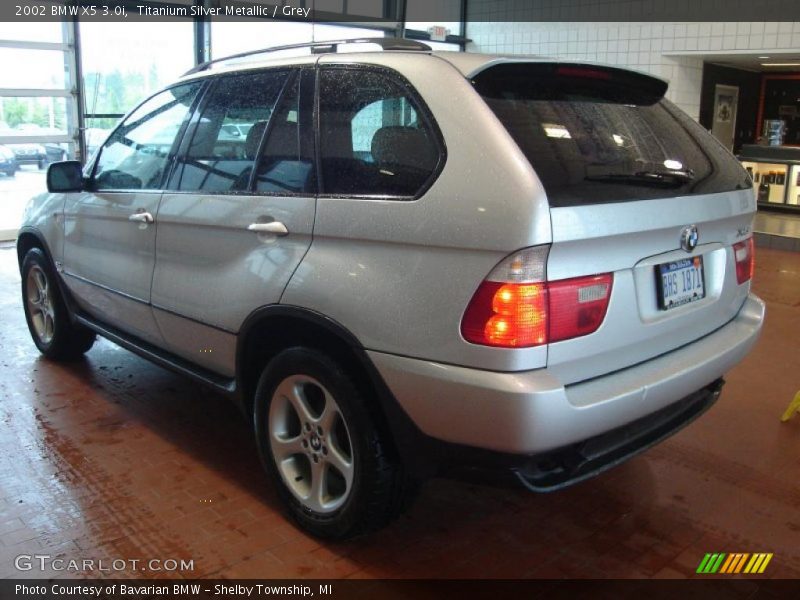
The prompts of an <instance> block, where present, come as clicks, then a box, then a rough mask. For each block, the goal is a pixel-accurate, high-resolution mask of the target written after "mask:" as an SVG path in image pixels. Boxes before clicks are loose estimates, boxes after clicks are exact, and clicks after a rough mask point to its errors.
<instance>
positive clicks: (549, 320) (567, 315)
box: [461, 246, 613, 348]
mask: <svg viewBox="0 0 800 600" xmlns="http://www.w3.org/2000/svg"><path fill="white" fill-rule="evenodd" d="M547 252H548V248H547V247H546V246H538V247H536V248H528V249H526V250H522V251H521V252H518V253H516V254H514V255H512V256H510V257H509V258H507V259H505V260H504V261H503V262H501V263H500V264H499V265H498V266H497V267H495V269H494V270H493V271H492V272H491V273H490V274H489V276H488V277H487V278H486V279H485V280H484V281H483V282H482V283H481V285H480V286H479V287H478V290H477V291H476V292H475V294H474V295H473V297H472V300H471V301H470V303H469V305H468V306H467V310H466V311H465V313H464V317H463V318H462V320H461V334H462V335H463V336H464V339H466V340H467V341H469V342H472V343H473V344H482V345H486V346H500V347H504V348H524V347H530V346H540V345H542V344H547V343H551V342H558V341H561V340H567V339H570V338H575V337H579V336H583V335H587V334H589V333H593V332H594V331H597V329H598V328H599V327H600V325H601V324H602V322H603V319H605V315H606V311H607V309H608V301H609V298H610V297H611V285H612V281H613V276H612V275H611V274H610V273H606V274H603V275H591V276H588V277H576V278H573V279H563V280H559V281H544V279H545V278H544V265H545V263H546V261H547Z"/></svg>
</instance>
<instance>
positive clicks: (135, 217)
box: [128, 212, 155, 223]
mask: <svg viewBox="0 0 800 600" xmlns="http://www.w3.org/2000/svg"><path fill="white" fill-rule="evenodd" d="M154 220H155V219H153V215H151V214H150V213H149V212H137V213H133V214H132V215H131V216H130V217H128V221H133V222H134V223H152V222H153V221H154Z"/></svg>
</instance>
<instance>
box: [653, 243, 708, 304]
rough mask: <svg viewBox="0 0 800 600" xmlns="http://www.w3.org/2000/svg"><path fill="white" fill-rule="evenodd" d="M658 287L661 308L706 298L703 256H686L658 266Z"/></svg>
mask: <svg viewBox="0 0 800 600" xmlns="http://www.w3.org/2000/svg"><path fill="white" fill-rule="evenodd" d="M656 289H657V290H658V305H659V308H661V310H670V309H672V308H677V307H679V306H683V305H685V304H689V303H691V302H697V301H698V300H702V299H703V298H705V295H706V288H705V283H704V280H703V257H702V256H695V257H694V258H684V259H682V260H676V261H674V262H668V263H664V264H661V265H658V266H656Z"/></svg>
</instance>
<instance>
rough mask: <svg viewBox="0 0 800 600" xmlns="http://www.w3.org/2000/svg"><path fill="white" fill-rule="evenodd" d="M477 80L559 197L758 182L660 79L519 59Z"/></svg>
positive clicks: (688, 191) (597, 197)
mask: <svg viewBox="0 0 800 600" xmlns="http://www.w3.org/2000/svg"><path fill="white" fill-rule="evenodd" d="M654 82H655V83H654ZM473 84H474V85H475V88H476V89H477V91H478V92H479V93H480V94H481V96H483V98H484V100H485V101H486V103H487V104H488V105H489V106H490V107H491V109H492V110H493V111H494V113H495V114H496V115H497V117H498V118H499V119H500V121H501V122H502V123H503V125H505V127H506V128H507V129H508V131H509V133H510V134H511V136H512V137H513V138H514V140H515V141H516V142H517V144H518V145H519V147H520V149H521V150H522V151H523V153H524V154H525V156H526V157H527V158H528V160H529V161H530V163H531V165H532V166H533V168H534V170H535V171H536V174H537V175H538V176H539V178H540V179H541V181H542V183H543V184H544V187H545V190H546V191H547V196H548V200H549V201H550V204H551V205H552V206H566V205H577V204H594V203H600V202H620V201H625V200H646V199H653V198H664V197H671V196H685V195H692V194H710V193H714V192H723V191H730V190H734V189H743V188H745V187H749V184H748V180H747V174H746V172H745V171H744V170H743V169H742V167H741V165H740V164H739V162H738V161H737V160H736V159H735V158H734V157H733V156H732V155H731V154H730V153H729V152H728V151H727V150H726V149H725V148H724V147H723V146H722V145H721V144H719V143H718V142H717V141H716V140H715V139H714V138H713V137H712V136H711V135H710V134H708V133H707V132H706V131H705V130H704V129H703V128H702V127H700V125H698V124H697V123H695V122H694V121H692V120H691V119H690V118H689V117H688V116H686V115H685V114H684V113H683V112H681V111H680V110H679V109H677V108H676V107H675V106H674V105H672V104H671V103H670V102H668V101H666V100H659V99H658V95H659V94H658V92H659V91H661V92H662V93H663V91H664V88H665V86H664V84H663V83H662V82H658V80H654V79H652V78H649V77H647V76H644V75H638V74H632V73H628V72H625V71H617V70H616V69H603V68H594V67H588V66H587V67H583V66H580V65H578V66H564V65H561V66H560V65H535V64H513V65H498V66H496V67H491V68H489V69H487V70H486V71H483V72H482V73H480V74H479V75H478V76H476V77H475V78H474V79H473ZM657 84H658V85H657Z"/></svg>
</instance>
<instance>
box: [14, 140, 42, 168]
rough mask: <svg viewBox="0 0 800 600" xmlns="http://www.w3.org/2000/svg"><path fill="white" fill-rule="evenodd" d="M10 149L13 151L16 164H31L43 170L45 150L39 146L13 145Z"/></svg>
mask: <svg viewBox="0 0 800 600" xmlns="http://www.w3.org/2000/svg"><path fill="white" fill-rule="evenodd" d="M11 148H12V150H13V151H14V157H15V158H16V159H17V164H20V165H31V164H33V165H36V166H37V167H39V168H40V169H43V168H44V165H45V163H46V162H47V149H46V148H45V147H44V146H42V145H41V144H13V145H12V146H11Z"/></svg>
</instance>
